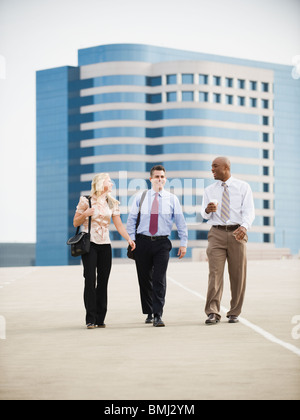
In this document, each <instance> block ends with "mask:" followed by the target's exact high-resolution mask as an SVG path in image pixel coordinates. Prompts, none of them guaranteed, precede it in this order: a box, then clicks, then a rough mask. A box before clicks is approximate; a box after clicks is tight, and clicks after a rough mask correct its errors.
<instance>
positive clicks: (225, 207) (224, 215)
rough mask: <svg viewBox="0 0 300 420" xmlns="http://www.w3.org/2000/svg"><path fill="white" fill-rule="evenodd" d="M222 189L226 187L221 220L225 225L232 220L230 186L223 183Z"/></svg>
mask: <svg viewBox="0 0 300 420" xmlns="http://www.w3.org/2000/svg"><path fill="white" fill-rule="evenodd" d="M222 187H224V192H223V198H222V208H221V219H222V221H223V222H224V223H226V222H227V221H228V220H229V218H230V198H229V192H228V186H227V184H226V183H225V182H222Z"/></svg>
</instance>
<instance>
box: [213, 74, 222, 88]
mask: <svg viewBox="0 0 300 420" xmlns="http://www.w3.org/2000/svg"><path fill="white" fill-rule="evenodd" d="M213 83H214V85H215V86H221V77H220V76H214V77H213Z"/></svg>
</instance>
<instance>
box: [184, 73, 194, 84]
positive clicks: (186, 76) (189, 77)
mask: <svg viewBox="0 0 300 420" xmlns="http://www.w3.org/2000/svg"><path fill="white" fill-rule="evenodd" d="M182 83H183V84H188V85H189V84H190V85H192V84H193V83H194V75H193V74H190V73H189V74H183V75H182Z"/></svg>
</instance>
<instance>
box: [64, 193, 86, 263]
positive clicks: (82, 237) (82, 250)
mask: <svg viewBox="0 0 300 420" xmlns="http://www.w3.org/2000/svg"><path fill="white" fill-rule="evenodd" d="M86 198H87V199H88V200H89V206H90V208H91V207H92V205H91V198H90V197H89V196H86ZM91 220H92V217H91V216H90V217H89V231H88V232H79V229H80V226H78V228H77V231H76V235H75V236H73V237H72V238H70V239H69V240H68V241H67V245H71V255H72V257H79V256H80V255H84V254H87V253H88V252H90V246H91V240H90V239H91Z"/></svg>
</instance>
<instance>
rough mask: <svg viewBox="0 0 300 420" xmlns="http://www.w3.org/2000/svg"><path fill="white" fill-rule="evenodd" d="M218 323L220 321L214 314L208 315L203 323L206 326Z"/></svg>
mask: <svg viewBox="0 0 300 420" xmlns="http://www.w3.org/2000/svg"><path fill="white" fill-rule="evenodd" d="M218 322H220V319H219V318H218V316H217V315H216V314H209V315H208V318H207V320H206V321H205V324H206V325H215V324H217V323H218Z"/></svg>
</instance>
